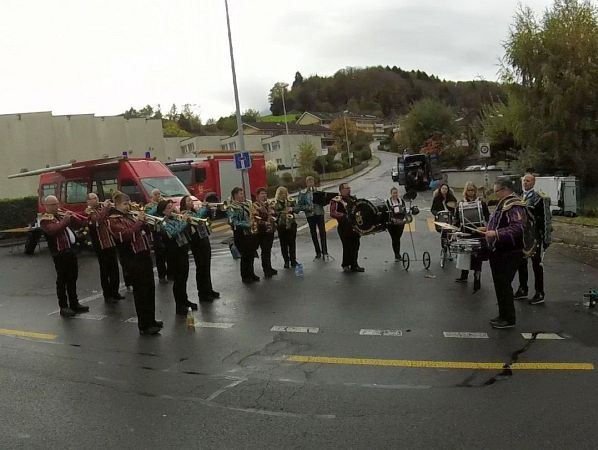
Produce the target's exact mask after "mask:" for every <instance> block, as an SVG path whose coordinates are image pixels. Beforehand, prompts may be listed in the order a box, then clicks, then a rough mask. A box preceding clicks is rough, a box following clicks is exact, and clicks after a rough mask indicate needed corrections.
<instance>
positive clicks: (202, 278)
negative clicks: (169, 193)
mask: <svg viewBox="0 0 598 450" xmlns="http://www.w3.org/2000/svg"><path fill="white" fill-rule="evenodd" d="M180 211H181V213H183V214H187V215H188V216H189V217H190V218H191V220H192V222H191V223H190V225H189V228H188V229H187V232H188V234H189V236H190V239H189V240H190V248H191V253H192V254H193V259H194V261H195V282H196V285H197V296H198V298H199V301H200V302H211V301H213V300H215V299H217V298H220V293H219V292H216V291H215V290H214V289H213V287H212V276H211V273H210V269H211V259H212V247H211V246H210V227H209V225H208V224H207V222H204V221H203V220H205V219H207V218H208V217H209V215H210V210H209V208H208V207H206V206H202V207H200V208H195V205H194V203H193V199H192V198H191V197H190V196H188V195H186V196H184V197H183V198H182V199H181V206H180ZM193 219H198V220H195V221H193Z"/></svg>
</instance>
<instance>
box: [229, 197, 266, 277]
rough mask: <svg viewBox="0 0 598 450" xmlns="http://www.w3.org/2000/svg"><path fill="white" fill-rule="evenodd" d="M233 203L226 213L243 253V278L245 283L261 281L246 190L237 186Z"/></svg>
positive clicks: (237, 243) (236, 241) (236, 242)
mask: <svg viewBox="0 0 598 450" xmlns="http://www.w3.org/2000/svg"><path fill="white" fill-rule="evenodd" d="M230 196H231V204H230V206H229V207H228V209H227V211H226V213H227V215H228V220H229V223H230V225H231V227H232V229H233V236H234V241H235V246H236V247H237V249H238V250H239V252H240V253H241V280H242V281H243V283H253V282H256V281H260V277H258V276H257V275H256V274H255V272H254V269H253V258H254V257H255V236H254V235H253V233H252V230H251V229H252V225H253V223H252V220H251V216H252V205H251V202H250V201H246V200H245V191H244V190H243V189H242V188H240V187H235V188H234V189H233V190H232V191H231V193H230Z"/></svg>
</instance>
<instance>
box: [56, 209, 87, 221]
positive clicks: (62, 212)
mask: <svg viewBox="0 0 598 450" xmlns="http://www.w3.org/2000/svg"><path fill="white" fill-rule="evenodd" d="M67 214H70V215H71V216H72V217H74V218H75V219H77V220H85V221H86V220H88V217H87V216H84V215H83V214H79V213H76V212H75V211H71V210H70V209H64V208H58V212H57V213H56V215H57V216H58V217H60V218H61V219H63V218H64V217H65V216H66V215H67Z"/></svg>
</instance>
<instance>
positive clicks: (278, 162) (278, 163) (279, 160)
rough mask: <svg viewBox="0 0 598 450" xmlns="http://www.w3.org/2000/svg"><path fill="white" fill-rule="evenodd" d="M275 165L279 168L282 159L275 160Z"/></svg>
mask: <svg viewBox="0 0 598 450" xmlns="http://www.w3.org/2000/svg"><path fill="white" fill-rule="evenodd" d="M276 164H277V165H279V166H280V165H282V159H280V158H276Z"/></svg>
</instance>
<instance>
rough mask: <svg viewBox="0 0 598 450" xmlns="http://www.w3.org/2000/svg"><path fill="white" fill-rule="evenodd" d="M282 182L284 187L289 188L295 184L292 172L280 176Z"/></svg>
mask: <svg viewBox="0 0 598 450" xmlns="http://www.w3.org/2000/svg"><path fill="white" fill-rule="evenodd" d="M280 181H281V182H282V184H283V185H284V186H288V185H289V184H291V183H292V182H293V175H292V174H291V172H285V173H283V174H282V175H281V176H280Z"/></svg>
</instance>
